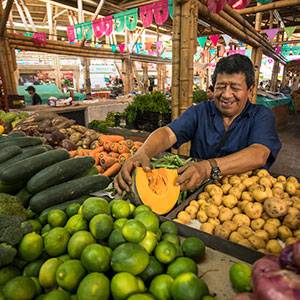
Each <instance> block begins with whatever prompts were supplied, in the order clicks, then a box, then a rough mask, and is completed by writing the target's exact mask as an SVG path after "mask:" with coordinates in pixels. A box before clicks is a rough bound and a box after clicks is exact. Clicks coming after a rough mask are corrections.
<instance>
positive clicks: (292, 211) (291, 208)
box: [288, 207, 299, 215]
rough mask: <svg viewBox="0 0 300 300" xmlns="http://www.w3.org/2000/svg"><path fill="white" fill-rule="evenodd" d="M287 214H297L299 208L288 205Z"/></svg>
mask: <svg viewBox="0 0 300 300" xmlns="http://www.w3.org/2000/svg"><path fill="white" fill-rule="evenodd" d="M288 214H289V215H298V214H299V209H298V208H296V207H289V209H288Z"/></svg>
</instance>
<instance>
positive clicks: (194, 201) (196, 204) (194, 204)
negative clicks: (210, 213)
mask: <svg viewBox="0 0 300 300" xmlns="http://www.w3.org/2000/svg"><path fill="white" fill-rule="evenodd" d="M190 205H191V206H195V207H196V208H197V209H199V203H198V202H197V201H196V200H192V201H191V202H190Z"/></svg>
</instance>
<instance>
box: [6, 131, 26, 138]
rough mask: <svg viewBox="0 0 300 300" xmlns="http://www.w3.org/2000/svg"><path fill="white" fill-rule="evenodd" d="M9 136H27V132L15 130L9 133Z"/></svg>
mask: <svg viewBox="0 0 300 300" xmlns="http://www.w3.org/2000/svg"><path fill="white" fill-rule="evenodd" d="M8 136H9V137H22V136H26V134H25V133H24V132H23V131H13V132H11V133H9V134H8Z"/></svg>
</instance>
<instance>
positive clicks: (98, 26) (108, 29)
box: [93, 16, 113, 38]
mask: <svg viewBox="0 0 300 300" xmlns="http://www.w3.org/2000/svg"><path fill="white" fill-rule="evenodd" d="M112 29H113V18H112V16H107V17H105V18H101V19H96V20H95V21H93V30H94V34H95V36H96V38H100V37H102V36H103V35H104V34H105V35H106V36H109V35H111V33H112Z"/></svg>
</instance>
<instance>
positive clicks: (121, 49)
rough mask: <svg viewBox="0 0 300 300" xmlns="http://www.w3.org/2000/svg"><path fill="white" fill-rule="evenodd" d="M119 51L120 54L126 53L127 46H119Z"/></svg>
mask: <svg viewBox="0 0 300 300" xmlns="http://www.w3.org/2000/svg"><path fill="white" fill-rule="evenodd" d="M119 50H120V53H124V51H125V44H119Z"/></svg>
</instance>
